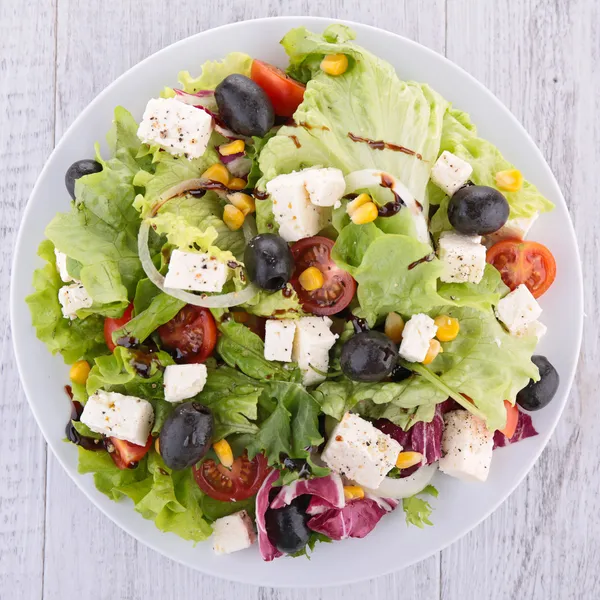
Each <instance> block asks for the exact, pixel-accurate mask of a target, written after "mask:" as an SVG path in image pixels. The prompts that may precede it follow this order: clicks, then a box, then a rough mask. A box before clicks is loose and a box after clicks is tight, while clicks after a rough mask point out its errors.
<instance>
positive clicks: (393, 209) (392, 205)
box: [377, 173, 406, 217]
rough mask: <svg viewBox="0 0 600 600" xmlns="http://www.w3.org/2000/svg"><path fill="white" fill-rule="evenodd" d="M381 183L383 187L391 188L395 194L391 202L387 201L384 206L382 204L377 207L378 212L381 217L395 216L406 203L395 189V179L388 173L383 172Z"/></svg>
mask: <svg viewBox="0 0 600 600" xmlns="http://www.w3.org/2000/svg"><path fill="white" fill-rule="evenodd" d="M379 185H381V187H382V188H386V189H388V190H390V192H392V194H394V199H393V200H391V201H390V202H387V203H386V204H384V205H383V206H380V207H379V208H378V209H377V214H378V215H379V216H380V217H393V216H394V215H395V214H397V213H399V212H400V209H401V208H402V207H403V206H406V204H405V203H404V200H402V198H400V196H399V195H398V194H397V193H396V191H395V190H394V189H393V185H394V180H393V179H392V178H391V177H390V176H389V175H388V174H387V173H382V174H381V183H380V184H379Z"/></svg>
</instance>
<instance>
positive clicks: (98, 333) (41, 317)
mask: <svg viewBox="0 0 600 600" xmlns="http://www.w3.org/2000/svg"><path fill="white" fill-rule="evenodd" d="M38 255H39V256H40V257H41V258H43V259H44V260H45V261H46V264H45V265H44V266H43V267H41V268H39V269H36V271H35V272H34V274H33V287H34V289H35V292H33V294H31V295H30V296H27V298H26V302H27V304H28V306H29V310H30V311H31V322H32V324H33V326H34V327H35V332H36V335H37V337H38V338H39V339H40V341H42V342H43V343H44V344H46V347H47V348H48V350H49V351H50V352H51V353H52V354H56V353H57V352H60V353H61V354H62V357H63V359H64V361H65V362H66V363H67V364H72V363H74V362H75V361H77V360H79V359H82V358H83V359H86V360H92V359H93V358H95V357H96V356H98V355H99V354H105V353H107V352H108V348H107V347H106V344H105V343H104V319H103V318H101V317H100V316H98V315H91V316H89V317H87V318H86V319H74V320H72V321H71V320H70V319H65V318H64V317H63V314H62V310H61V307H60V303H59V301H58V290H59V289H60V288H61V287H62V286H63V285H65V284H64V283H63V282H62V280H61V278H60V276H59V274H58V271H57V269H56V261H55V254H54V244H53V243H52V242H51V241H50V240H44V241H43V242H42V243H41V244H40V247H39V249H38Z"/></svg>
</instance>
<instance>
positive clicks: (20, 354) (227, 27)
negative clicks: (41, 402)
mask: <svg viewBox="0 0 600 600" xmlns="http://www.w3.org/2000/svg"><path fill="white" fill-rule="evenodd" d="M272 21H287V22H289V24H290V28H291V27H299V26H306V27H310V26H311V25H312V24H314V25H322V26H325V25H326V24H333V23H341V24H344V25H348V26H350V27H354V28H359V29H368V30H371V31H372V32H378V33H384V34H385V35H388V36H393V37H394V38H397V39H401V40H402V41H403V43H406V44H408V45H410V46H414V47H417V48H418V49H419V51H421V52H425V54H427V55H429V56H430V57H433V58H434V59H435V60H441V62H442V63H443V64H444V67H445V68H450V69H457V70H458V71H460V72H461V74H462V76H464V77H466V78H468V79H469V80H471V82H472V83H474V84H475V85H476V86H477V87H478V88H480V90H481V91H482V92H483V93H484V94H485V95H486V97H487V100H488V101H490V102H492V103H494V104H496V106H497V107H498V108H499V109H500V110H501V111H502V112H503V113H504V116H505V117H506V118H508V119H509V120H510V121H511V122H512V124H513V126H515V127H516V128H517V130H519V131H520V134H521V135H524V136H525V137H526V138H527V139H528V141H529V142H530V143H531V145H532V147H533V148H535V153H536V154H537V157H536V158H537V159H538V160H540V161H541V162H540V164H541V165H542V166H543V171H544V175H545V177H546V178H547V181H548V183H549V184H550V185H551V186H552V187H553V188H554V192H555V193H557V196H558V197H559V198H560V199H561V200H562V202H563V204H564V206H565V208H566V210H567V213H568V216H569V218H568V222H567V229H568V233H569V238H570V241H571V242H572V244H573V248H574V251H575V255H576V257H577V264H576V269H575V271H576V272H575V276H576V279H577V283H578V290H577V291H578V294H579V302H578V306H576V310H577V331H576V338H575V341H576V347H577V356H576V357H575V359H574V363H573V368H572V370H571V372H570V373H569V375H568V377H566V378H565V381H566V388H565V396H564V399H563V400H562V403H561V406H560V410H558V411H557V413H556V415H555V417H554V419H553V420H552V422H551V424H550V426H549V427H548V429H547V431H546V432H545V433H543V434H539V435H540V437H541V441H542V444H540V447H539V449H538V450H537V452H536V453H535V454H534V455H533V456H532V459H531V464H530V466H529V467H528V469H527V470H526V471H525V472H524V473H523V474H522V475H521V476H520V477H518V478H517V479H516V480H515V482H514V485H513V486H512V487H511V488H510V489H508V490H507V491H505V493H503V495H501V496H499V497H498V499H496V500H495V501H494V502H493V504H492V506H491V508H490V509H489V510H488V511H487V512H485V513H484V514H483V515H482V516H481V518H479V519H478V520H477V521H475V522H473V523H472V524H470V526H469V527H468V528H467V529H465V530H463V531H461V532H460V533H457V534H456V535H454V536H453V537H452V538H450V539H449V540H445V542H444V544H443V545H442V546H441V547H439V548H435V549H434V550H432V551H429V550H428V551H426V552H422V553H421V554H420V555H419V554H418V555H416V556H415V558H414V560H410V561H408V562H406V563H404V564H403V565H402V566H401V567H400V569H405V568H408V567H411V566H413V565H414V564H416V563H418V562H421V561H423V560H425V559H427V558H429V557H431V556H433V555H434V554H435V553H437V552H441V551H443V550H444V549H446V548H448V547H449V546H451V545H452V544H454V543H455V542H456V541H458V540H459V539H461V538H463V537H464V536H466V535H467V534H468V533H470V532H472V531H473V530H474V529H475V528H476V527H478V526H479V525H480V524H481V523H482V522H483V521H485V520H486V519H488V517H489V516H490V515H491V514H492V513H494V512H496V510H498V508H499V507H500V505H501V504H503V503H504V502H505V501H506V500H507V499H508V498H509V496H511V495H512V494H513V492H514V491H515V489H516V488H517V487H518V486H519V485H520V484H521V483H522V482H523V480H524V479H525V477H526V476H527V475H529V473H530V472H531V470H532V469H533V467H534V466H535V465H536V464H537V462H538V460H539V458H540V455H541V453H542V452H543V451H544V450H545V448H546V446H547V445H548V442H549V440H550V437H551V436H552V435H553V433H554V431H555V429H556V426H557V424H558V422H559V420H560V419H561V417H562V415H563V412H564V409H565V407H566V405H567V402H568V401H569V398H570V395H571V391H572V388H573V382H574V379H575V376H576V373H577V367H578V362H579V357H580V353H581V345H582V337H583V318H584V301H585V297H584V288H583V271H582V264H581V254H580V250H579V245H578V243H577V236H576V234H575V229H574V226H573V221H572V218H571V213H570V212H569V207H568V204H567V203H566V201H565V198H564V196H563V194H562V190H561V189H560V186H559V184H558V182H557V180H556V178H555V176H554V173H553V172H552V170H551V168H550V166H549V165H548V163H547V161H546V158H545V156H544V155H543V153H542V151H541V149H540V148H539V147H538V145H537V144H536V143H535V141H534V140H533V138H532V137H531V136H530V134H529V133H528V131H527V130H526V129H525V127H524V126H523V125H522V124H521V122H520V121H519V120H518V119H517V118H516V117H515V115H513V113H512V112H511V111H510V110H509V109H508V107H507V106H506V105H505V104H504V103H503V102H502V101H501V100H500V99H499V98H498V97H497V96H496V95H495V94H493V92H492V91H491V90H490V89H488V87H487V86H486V85H484V84H483V83H482V82H481V81H479V80H478V79H477V78H476V77H474V76H473V75H471V74H470V73H469V72H468V71H466V70H465V69H463V68H462V67H461V66H459V65H458V64H456V63H455V62H453V61H452V60H450V59H449V58H447V57H446V56H445V55H443V54H440V53H438V52H436V51H435V50H432V49H431V48H429V47H427V46H425V45H423V44H420V43H419V42H416V41H414V40H412V39H410V38H407V37H405V36H403V35H400V34H398V33H396V32H393V31H389V30H387V29H384V28H381V27H375V26H373V25H367V24H364V23H360V22H357V21H352V20H348V19H336V18H332V17H312V16H302V15H294V16H274V17H261V18H257V19H247V20H242V21H236V22H233V23H226V24H223V25H220V26H218V27H212V28H209V29H205V30H203V31H200V32H197V33H195V34H193V35H190V36H187V37H184V38H182V39H180V40H177V41H176V42H173V43H172V44H168V45H166V46H164V47H163V48H161V49H159V50H157V51H156V52H153V53H152V54H150V55H148V56H147V57H145V58H144V59H142V60H141V61H139V62H137V63H136V64H134V65H132V66H131V67H130V68H129V69H127V70H126V71H124V72H123V73H122V74H121V75H119V76H118V77H117V78H116V79H115V80H113V81H112V82H111V83H110V84H108V85H107V86H106V87H105V88H103V89H102V90H101V91H100V92H99V93H98V94H97V95H96V96H95V97H94V98H93V99H92V100H91V101H90V102H89V103H88V104H87V106H86V107H85V108H84V109H83V110H82V111H81V112H80V113H79V115H78V116H77V117H76V118H75V119H74V120H73V122H72V123H71V124H70V125H69V127H68V128H67V129H66V130H65V131H64V132H63V134H62V136H61V138H60V140H59V141H58V143H57V144H56V145H55V147H54V148H53V150H52V152H51V153H50V154H49V156H48V157H47V159H46V160H45V163H44V166H43V168H42V170H41V171H40V173H39V175H38V177H37V179H36V182H35V185H34V186H33V188H32V191H31V193H30V194H29V197H28V199H27V203H26V205H25V208H24V210H23V212H22V214H21V218H20V223H19V231H18V234H17V237H16V238H15V242H14V244H15V245H14V252H13V257H12V261H11V278H10V311H9V313H10V326H11V332H12V344H13V350H14V355H15V358H16V365H17V371H18V373H19V379H20V383H21V386H22V388H23V391H24V393H25V397H26V398H27V403H28V405H29V408H30V409H31V411H32V413H33V415H34V417H35V420H36V422H37V425H38V427H39V429H40V431H41V432H42V435H43V437H44V440H45V441H46V444H47V446H48V447H49V448H50V450H51V451H52V453H53V454H54V457H55V458H56V460H57V461H58V463H59V464H60V466H61V468H62V469H63V470H64V471H65V472H66V473H67V475H68V476H69V477H70V478H71V480H72V481H73V482H74V483H75V485H76V486H77V487H78V488H79V489H80V490H81V491H82V492H83V493H84V495H85V496H86V497H87V498H88V499H89V500H90V501H91V503H92V504H93V505H94V506H95V507H96V508H97V509H99V510H100V511H101V512H102V513H103V514H104V515H105V516H106V517H107V518H108V519H110V520H111V521H112V522H113V523H114V524H115V525H116V526H117V527H119V528H120V529H122V530H124V531H125V532H127V533H128V534H129V535H130V536H132V537H133V538H134V539H136V540H137V541H138V542H139V543H142V544H144V545H145V546H148V547H149V548H151V549H152V550H154V551H156V552H158V553H159V554H160V555H162V556H164V557H166V558H168V559H169V560H171V561H173V562H176V563H179V564H183V565H185V566H187V567H190V568H192V569H194V570H196V571H199V572H201V573H203V574H205V575H209V576H212V577H217V578H219V579H223V580H225V581H232V582H237V583H244V584H249V585H254V586H258V584H256V583H255V581H254V580H251V579H249V578H246V577H236V576H235V573H232V575H231V576H228V577H225V576H223V575H221V574H220V573H214V572H211V571H210V570H204V569H202V565H201V564H198V563H193V562H192V561H191V560H190V561H184V560H181V559H179V558H173V557H172V556H170V555H169V554H167V552H166V551H165V550H163V549H162V547H161V546H159V545H158V544H155V543H153V542H152V541H148V540H146V539H142V538H141V537H140V536H139V535H138V534H137V533H134V532H133V530H132V529H131V528H130V527H129V526H128V525H127V524H126V523H122V522H120V521H119V520H117V518H116V517H115V516H114V515H111V514H110V513H109V512H108V510H106V509H105V507H104V506H102V505H101V504H100V503H98V502H96V498H95V497H94V495H93V493H91V492H90V491H89V490H88V489H86V488H85V487H84V486H83V483H82V482H81V479H82V477H81V475H79V474H78V473H71V470H70V468H68V467H67V465H66V464H65V463H64V461H63V460H62V458H61V457H60V456H59V454H58V453H57V452H56V451H55V449H54V444H55V443H57V442H55V441H54V440H53V441H51V440H52V437H51V436H49V435H47V434H46V431H45V427H44V426H43V424H42V423H43V420H42V419H41V415H40V413H39V411H38V410H37V409H36V407H35V404H34V403H33V402H32V401H31V400H30V396H31V395H32V394H31V390H30V389H29V384H28V382H27V379H26V378H25V377H24V375H23V374H24V372H25V368H24V364H25V360H26V357H25V349H24V348H20V346H19V344H20V343H19V342H18V341H17V336H16V335H15V329H16V327H15V322H16V318H15V314H16V311H17V310H18V307H17V304H18V302H19V298H17V293H16V285H15V282H16V280H17V278H18V276H17V275H16V273H17V271H16V269H15V267H16V264H17V262H18V256H19V253H18V249H19V248H20V247H21V244H22V243H23V238H24V236H25V228H24V226H23V225H24V223H25V221H26V220H28V217H29V214H30V212H31V211H32V210H33V208H32V204H31V198H32V197H34V196H35V195H36V194H37V193H38V188H39V187H40V186H41V182H42V180H43V179H44V176H45V174H46V172H47V171H48V170H49V168H50V163H51V162H52V158H53V157H54V156H55V155H56V154H58V153H59V152H60V151H61V150H62V148H63V146H64V145H66V142H67V138H68V134H69V132H70V131H71V130H72V129H74V128H76V127H77V126H78V125H79V123H80V122H82V121H85V120H86V119H87V118H88V116H89V115H90V114H91V113H93V111H94V108H95V107H96V105H97V104H99V103H100V101H101V100H102V98H103V97H104V96H105V95H107V94H108V93H109V92H110V91H111V90H112V89H113V88H114V87H116V86H117V85H118V84H119V83H120V82H121V81H122V80H123V79H125V78H127V77H129V76H131V74H132V73H133V72H135V71H136V70H137V69H141V68H142V66H143V65H145V64H146V63H148V62H151V61H153V60H154V59H155V58H156V57H157V56H158V55H160V54H161V53H163V52H166V51H167V50H170V49H172V48H174V47H177V46H180V45H183V44H185V43H187V42H188V41H189V40H190V39H192V38H200V37H202V36H203V35H204V34H206V33H208V32H214V31H219V32H222V33H230V32H231V30H235V29H236V28H240V27H247V26H248V25H249V24H253V25H260V24H261V23H265V22H272ZM28 275H29V276H31V274H28ZM59 441H60V440H59ZM201 543H206V542H201ZM398 571H399V569H395V568H393V567H391V568H388V569H383V570H381V571H379V572H377V573H376V574H375V575H369V574H367V575H356V576H350V577H348V578H345V579H344V580H343V581H340V580H337V581H335V582H331V583H312V582H310V581H307V582H302V584H300V585H299V584H298V583H297V582H296V581H291V582H289V583H277V584H268V586H269V587H275V588H292V587H302V588H307V589H310V588H314V587H327V588H329V587H333V586H339V585H347V584H352V583H357V582H360V581H367V580H370V579H373V578H376V577H382V576H384V575H389V574H390V573H395V572H398Z"/></svg>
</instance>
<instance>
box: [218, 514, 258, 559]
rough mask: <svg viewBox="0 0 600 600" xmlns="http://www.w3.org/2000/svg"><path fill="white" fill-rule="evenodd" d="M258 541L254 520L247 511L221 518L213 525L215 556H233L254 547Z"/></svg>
mask: <svg viewBox="0 0 600 600" xmlns="http://www.w3.org/2000/svg"><path fill="white" fill-rule="evenodd" d="M255 540H256V533H255V532H254V525H253V524H252V519H251V518H250V516H249V515H248V513H247V512H246V511H245V510H241V511H240V512H236V513H233V514H232V515H228V516H227V517H221V518H220V519H217V520H216V521H215V522H214V523H213V550H214V552H215V554H231V553H232V552H237V551H238V550H244V549H245V548H249V547H250V546H252V544H253V543H254V541H255Z"/></svg>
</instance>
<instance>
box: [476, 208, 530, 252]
mask: <svg viewBox="0 0 600 600" xmlns="http://www.w3.org/2000/svg"><path fill="white" fill-rule="evenodd" d="M539 215H540V213H539V212H536V213H535V214H534V215H533V216H532V217H529V218H526V217H518V218H516V219H509V220H508V221H507V222H506V223H505V224H504V226H503V227H501V228H500V229H498V231H495V232H494V233H490V234H489V235H486V236H485V241H486V244H487V245H488V246H492V245H493V244H495V243H496V242H501V241H502V240H509V239H515V238H516V239H519V240H524V239H525V238H526V237H527V234H528V233H529V230H530V229H531V227H532V226H533V224H534V223H535V222H536V220H537V218H538V217H539Z"/></svg>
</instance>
